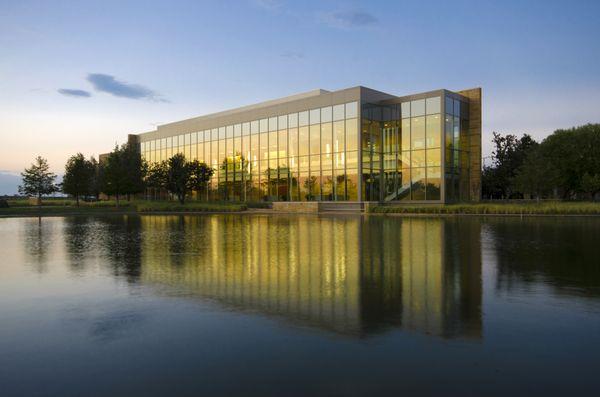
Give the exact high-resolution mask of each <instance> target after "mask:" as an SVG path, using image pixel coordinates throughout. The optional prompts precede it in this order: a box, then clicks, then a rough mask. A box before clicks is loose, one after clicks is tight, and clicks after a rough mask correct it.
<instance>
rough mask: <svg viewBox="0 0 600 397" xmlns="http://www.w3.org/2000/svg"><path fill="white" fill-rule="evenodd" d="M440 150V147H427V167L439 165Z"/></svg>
mask: <svg viewBox="0 0 600 397" xmlns="http://www.w3.org/2000/svg"><path fill="white" fill-rule="evenodd" d="M441 157H442V150H441V149H439V148H438V149H428V150H427V166H428V167H439V166H440V165H441Z"/></svg>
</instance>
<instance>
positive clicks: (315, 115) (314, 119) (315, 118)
mask: <svg viewBox="0 0 600 397" xmlns="http://www.w3.org/2000/svg"><path fill="white" fill-rule="evenodd" d="M320 122H321V109H312V110H311V111H310V124H311V125H312V124H317V123H320Z"/></svg>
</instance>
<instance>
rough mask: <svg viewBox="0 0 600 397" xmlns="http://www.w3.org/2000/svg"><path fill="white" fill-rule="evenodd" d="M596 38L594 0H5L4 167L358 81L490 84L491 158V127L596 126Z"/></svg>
mask: <svg viewBox="0 0 600 397" xmlns="http://www.w3.org/2000/svg"><path fill="white" fill-rule="evenodd" d="M599 37H600V2H598V1H460V0H453V1H440V2H437V1H429V2H427V1H419V2H416V1H411V2H409V1H368V2H367V1H327V0H322V1H303V2H299V1H285V0H280V1H279V0H240V1H165V2H153V1H140V2H136V1H127V2H124V1H96V2H92V1H53V2H50V1H27V0H20V1H6V0H0V138H1V141H2V145H1V146H0V172H4V173H15V172H19V171H20V170H22V168H23V167H25V166H27V165H28V164H29V163H30V162H31V160H32V159H33V158H34V157H35V156H36V155H38V154H39V155H42V156H44V157H47V158H48V159H49V161H50V163H51V166H52V167H53V169H54V170H55V171H57V172H60V171H61V170H62V168H63V166H64V162H65V160H66V158H67V157H68V156H69V155H71V154H74V153H76V152H78V151H81V152H83V153H84V154H86V155H92V154H94V155H97V154H98V153H102V152H106V151H109V150H110V149H111V148H112V147H113V146H114V144H115V142H123V141H124V140H125V139H126V135H127V134H128V133H133V132H143V131H148V130H151V129H153V128H154V127H155V125H156V124H162V123H166V122H170V121H175V120H178V119H182V118H188V117H192V116H197V115H202V114H205V113H209V112H213V111H218V110H223V109H227V108H231V107H236V106H241V105H245V104H251V103H254V102H258V101H262V100H268V99H273V98H277V97H280V96H285V95H290V94H293V93H297V92H303V91H308V90H310V89H314V88H323V89H330V90H334V89H340V88H346V87H350V86H355V85H364V86H367V87H371V88H374V89H379V90H382V91H386V92H389V93H392V94H398V95H403V94H410V93H415V92H420V91H427V90H431V89H437V88H448V89H451V90H459V89H463V88H470V87H475V86H481V87H483V89H484V141H485V142H484V152H485V153H484V154H485V155H487V154H489V151H490V147H489V143H488V142H489V137H490V136H491V133H492V131H499V132H502V133H516V134H521V133H525V132H526V133H530V134H532V135H533V136H534V137H536V138H543V137H544V136H546V135H548V134H549V133H551V132H552V131H554V130H555V129H557V128H564V127H570V126H574V125H579V124H584V123H588V122H600V73H598V67H599V64H600V62H599V61H600V40H599ZM0 193H2V191H1V189H0Z"/></svg>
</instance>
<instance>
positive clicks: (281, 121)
mask: <svg viewBox="0 0 600 397" xmlns="http://www.w3.org/2000/svg"><path fill="white" fill-rule="evenodd" d="M277 128H278V129H280V130H285V129H286V128H288V119H287V115H286V116H279V117H278V119H277Z"/></svg>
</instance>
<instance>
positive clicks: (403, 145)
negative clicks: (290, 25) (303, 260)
mask: <svg viewBox="0 0 600 397" xmlns="http://www.w3.org/2000/svg"><path fill="white" fill-rule="evenodd" d="M129 142H130V143H135V144H138V145H139V148H140V152H141V154H142V156H143V157H144V158H145V159H146V160H147V161H148V162H157V161H162V160H166V159H168V158H169V157H171V156H173V155H174V154H175V153H178V152H179V153H183V154H184V155H185V156H186V158H188V159H190V160H192V159H198V160H200V161H204V162H205V163H207V164H209V165H210V166H211V167H212V168H214V169H215V174H214V176H213V178H212V181H211V182H210V184H209V187H208V188H207V191H205V192H199V194H201V196H202V197H206V198H208V199H209V200H239V201H375V202H388V201H393V202H410V203H420V202H427V203H436V202H437V203H445V202H456V201H478V200H479V199H480V196H481V89H480V88H475V89H470V90H465V91H458V92H452V91H448V90H437V91H430V92H426V93H421V94H415V95H409V96H402V97H398V96H394V95H390V94H386V93H383V92H380V91H375V90H372V89H369V88H365V87H353V88H348V89H344V90H339V91H333V92H329V91H325V90H315V91H310V92H307V93H303V94H298V95H293V96H289V97H285V98H281V99H276V100H272V101H267V102H262V103H259V104H255V105H250V106H244V107H241V108H237V109H233V110H228V111H224V112H219V113H214V114H210V115H206V116H201V117H196V118H192V119H188V120H182V121H177V122H174V123H169V124H165V125H161V126H159V127H158V128H157V129H156V130H155V131H150V132H146V133H142V134H139V135H130V136H129Z"/></svg>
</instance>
